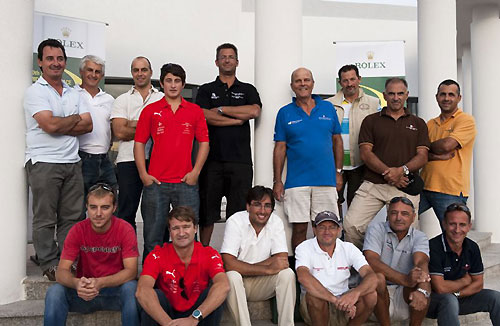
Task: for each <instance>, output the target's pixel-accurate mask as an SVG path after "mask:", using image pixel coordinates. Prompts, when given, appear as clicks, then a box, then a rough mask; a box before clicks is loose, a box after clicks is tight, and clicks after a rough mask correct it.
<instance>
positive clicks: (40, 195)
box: [26, 160, 83, 271]
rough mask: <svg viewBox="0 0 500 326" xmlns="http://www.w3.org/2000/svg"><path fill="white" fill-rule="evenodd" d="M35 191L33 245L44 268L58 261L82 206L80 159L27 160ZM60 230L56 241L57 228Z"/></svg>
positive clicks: (30, 182)
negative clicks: (49, 161) (57, 160)
mask: <svg viewBox="0 0 500 326" xmlns="http://www.w3.org/2000/svg"><path fill="white" fill-rule="evenodd" d="M26 172H27V173H28V183H29V185H30V187H31V192H32V193H33V245H34V247H35V251H36V254H37V256H38V260H39V262H40V268H41V269H42V271H44V270H46V269H47V268H49V267H50V266H53V265H57V264H58V262H59V256H60V253H61V251H62V248H63V243H64V239H66V235H67V234H68V232H69V229H71V227H72V226H73V225H74V224H75V223H76V222H78V221H79V218H80V216H81V212H82V207H83V177H82V166H81V162H78V163H45V162H37V163H35V164H32V163H31V160H30V161H28V162H27V163H26ZM55 231H57V243H58V244H59V246H58V245H57V244H56V242H55V241H54V232H55Z"/></svg>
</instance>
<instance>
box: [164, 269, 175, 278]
mask: <svg viewBox="0 0 500 326" xmlns="http://www.w3.org/2000/svg"><path fill="white" fill-rule="evenodd" d="M174 273H175V269H174V270H173V271H165V275H172V278H174V279H175V274H174Z"/></svg>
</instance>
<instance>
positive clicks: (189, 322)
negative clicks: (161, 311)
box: [167, 316, 198, 326]
mask: <svg viewBox="0 0 500 326" xmlns="http://www.w3.org/2000/svg"><path fill="white" fill-rule="evenodd" d="M195 325H198V321H197V320H196V319H194V317H191V316H189V317H184V318H178V319H174V320H172V321H170V323H168V324H167V326H195Z"/></svg>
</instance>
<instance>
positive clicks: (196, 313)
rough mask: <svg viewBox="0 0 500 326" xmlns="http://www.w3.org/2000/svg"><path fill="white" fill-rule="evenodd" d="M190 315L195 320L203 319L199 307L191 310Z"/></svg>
mask: <svg viewBox="0 0 500 326" xmlns="http://www.w3.org/2000/svg"><path fill="white" fill-rule="evenodd" d="M191 316H192V317H193V318H194V319H196V320H197V321H202V320H203V314H202V313H201V311H200V310H199V309H196V310H195V311H193V313H192V314H191Z"/></svg>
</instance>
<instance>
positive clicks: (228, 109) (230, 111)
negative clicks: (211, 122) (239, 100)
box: [210, 104, 261, 121]
mask: <svg viewBox="0 0 500 326" xmlns="http://www.w3.org/2000/svg"><path fill="white" fill-rule="evenodd" d="M210 110H211V111H212V112H215V113H216V114H217V111H218V108H212V109H210ZM260 112H261V108H260V106H259V105H257V104H249V105H239V106H223V107H222V113H224V115H227V116H230V117H232V118H236V119H239V120H243V121H247V120H250V119H255V118H258V117H259V116H260Z"/></svg>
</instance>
